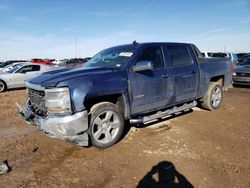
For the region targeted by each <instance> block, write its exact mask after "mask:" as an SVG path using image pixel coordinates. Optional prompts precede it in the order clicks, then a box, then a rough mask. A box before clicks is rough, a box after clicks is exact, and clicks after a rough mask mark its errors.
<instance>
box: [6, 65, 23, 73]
mask: <svg viewBox="0 0 250 188" xmlns="http://www.w3.org/2000/svg"><path fill="white" fill-rule="evenodd" d="M21 66H22V65H21V64H17V65H14V66H12V67H9V68H8V69H6V72H8V73H13V72H15V71H16V70H17V69H19V68H20V67H21Z"/></svg>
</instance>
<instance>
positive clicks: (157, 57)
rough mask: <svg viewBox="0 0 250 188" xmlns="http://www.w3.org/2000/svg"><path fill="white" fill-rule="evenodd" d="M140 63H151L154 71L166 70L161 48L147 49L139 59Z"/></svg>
mask: <svg viewBox="0 0 250 188" xmlns="http://www.w3.org/2000/svg"><path fill="white" fill-rule="evenodd" d="M139 61H151V62H152V63H153V67H154V69H161V68H164V60H163V55H162V49H161V46H152V47H147V48H145V49H144V50H143V51H142V53H141V55H140V56H139V57H138V58H137V62H139Z"/></svg>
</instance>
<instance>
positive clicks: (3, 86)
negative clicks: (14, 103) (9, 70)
mask: <svg viewBox="0 0 250 188" xmlns="http://www.w3.org/2000/svg"><path fill="white" fill-rule="evenodd" d="M5 90H6V84H5V83H4V82H3V81H2V80H0V93H1V92H4V91H5Z"/></svg>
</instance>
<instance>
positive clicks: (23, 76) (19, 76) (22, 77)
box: [12, 65, 40, 87]
mask: <svg viewBox="0 0 250 188" xmlns="http://www.w3.org/2000/svg"><path fill="white" fill-rule="evenodd" d="M39 70H40V65H25V66H23V67H22V68H20V69H19V70H17V71H16V72H15V73H13V78H12V79H13V83H14V85H15V87H24V86H25V81H26V80H27V79H29V78H32V77H34V76H36V75H38V73H39Z"/></svg>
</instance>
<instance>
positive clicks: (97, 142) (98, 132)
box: [89, 102, 124, 148]
mask: <svg viewBox="0 0 250 188" xmlns="http://www.w3.org/2000/svg"><path fill="white" fill-rule="evenodd" d="M123 129H124V116H123V114H122V112H121V111H120V110H119V109H118V107H117V106H116V105H114V104H113V103H110V102H101V103H98V104H96V105H94V106H93V107H92V108H91V110H90V126H89V135H90V138H91V143H92V145H93V146H95V147H97V148H107V147H110V146H112V145H114V144H115V143H117V142H118V141H119V140H120V138H121V137H122V134H123Z"/></svg>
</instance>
